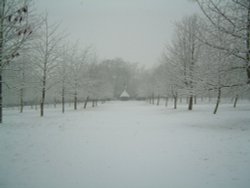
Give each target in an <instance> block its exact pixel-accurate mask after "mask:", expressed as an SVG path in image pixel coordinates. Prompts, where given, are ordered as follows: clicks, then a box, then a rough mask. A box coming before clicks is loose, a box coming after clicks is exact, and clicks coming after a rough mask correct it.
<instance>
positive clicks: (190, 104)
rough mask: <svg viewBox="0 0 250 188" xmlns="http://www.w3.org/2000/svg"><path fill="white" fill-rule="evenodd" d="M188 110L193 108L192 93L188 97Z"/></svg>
mask: <svg viewBox="0 0 250 188" xmlns="http://www.w3.org/2000/svg"><path fill="white" fill-rule="evenodd" d="M188 110H193V95H191V96H190V97H189V101H188Z"/></svg>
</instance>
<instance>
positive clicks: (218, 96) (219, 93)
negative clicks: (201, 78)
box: [214, 87, 221, 114]
mask: <svg viewBox="0 0 250 188" xmlns="http://www.w3.org/2000/svg"><path fill="white" fill-rule="evenodd" d="M220 99H221V88H220V87H219V88H218V95H217V102H216V105H215V108H214V114H216V113H217V111H218V108H219V104H220Z"/></svg>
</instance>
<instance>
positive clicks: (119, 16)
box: [35, 0, 199, 66]
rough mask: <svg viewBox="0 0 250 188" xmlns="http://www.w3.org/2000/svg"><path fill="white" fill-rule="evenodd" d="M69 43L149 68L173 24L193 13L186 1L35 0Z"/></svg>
mask: <svg viewBox="0 0 250 188" xmlns="http://www.w3.org/2000/svg"><path fill="white" fill-rule="evenodd" d="M35 2H36V6H37V9H38V11H39V12H45V11H46V10H47V12H48V14H49V19H50V20H51V22H55V21H59V22H61V28H63V29H65V30H66V32H67V33H69V38H70V40H71V41H72V43H75V42H76V41H79V44H80V46H83V47H84V46H88V45H92V46H93V47H94V48H95V50H96V52H97V55H98V57H99V59H109V58H115V57H121V58H123V59H124V60H126V61H130V62H138V63H142V64H144V65H148V66H151V65H152V64H154V63H156V62H157V61H158V58H159V56H160V55H161V52H162V50H163V46H164V44H166V43H167V42H168V41H170V40H171V36H172V34H173V32H174V27H173V25H174V23H175V22H176V21H178V20H180V19H181V18H183V17H184V16H187V15H190V14H193V13H197V12H198V11H199V9H198V7H197V5H196V4H195V3H193V2H191V1H190V0H35Z"/></svg>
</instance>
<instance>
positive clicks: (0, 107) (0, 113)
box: [0, 52, 3, 123]
mask: <svg viewBox="0 0 250 188" xmlns="http://www.w3.org/2000/svg"><path fill="white" fill-rule="evenodd" d="M0 53H1V52H0ZM0 55H1V54H0ZM0 66H1V57H0ZM2 81H3V80H2V70H1V67H0V123H2V122H3V98H2Z"/></svg>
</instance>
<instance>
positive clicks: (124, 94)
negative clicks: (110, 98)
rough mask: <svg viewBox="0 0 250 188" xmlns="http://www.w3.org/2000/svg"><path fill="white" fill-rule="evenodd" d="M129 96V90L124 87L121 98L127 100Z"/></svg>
mask: <svg viewBox="0 0 250 188" xmlns="http://www.w3.org/2000/svg"><path fill="white" fill-rule="evenodd" d="M129 98H130V95H129V94H128V92H127V91H126V89H124V91H123V92H122V94H121V95H120V100H122V101H127V100H129Z"/></svg>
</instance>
